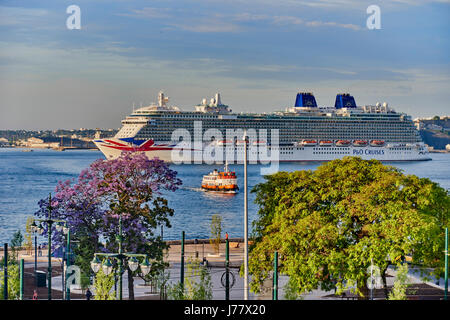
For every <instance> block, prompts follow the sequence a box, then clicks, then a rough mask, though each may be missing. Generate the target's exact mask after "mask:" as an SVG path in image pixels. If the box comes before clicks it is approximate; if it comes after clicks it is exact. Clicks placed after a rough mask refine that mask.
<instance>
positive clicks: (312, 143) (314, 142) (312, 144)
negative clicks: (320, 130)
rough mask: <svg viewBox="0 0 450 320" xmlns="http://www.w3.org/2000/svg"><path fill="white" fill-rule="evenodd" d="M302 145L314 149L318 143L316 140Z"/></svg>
mask: <svg viewBox="0 0 450 320" xmlns="http://www.w3.org/2000/svg"><path fill="white" fill-rule="evenodd" d="M302 145H303V146H305V147H314V146H315V145H317V141H316V140H303V141H302Z"/></svg>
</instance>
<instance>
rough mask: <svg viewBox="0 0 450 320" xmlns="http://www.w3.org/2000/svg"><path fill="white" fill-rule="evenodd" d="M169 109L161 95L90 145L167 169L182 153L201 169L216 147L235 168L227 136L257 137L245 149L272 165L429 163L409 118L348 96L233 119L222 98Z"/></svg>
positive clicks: (238, 152) (306, 98)
mask: <svg viewBox="0 0 450 320" xmlns="http://www.w3.org/2000/svg"><path fill="white" fill-rule="evenodd" d="M167 102H168V98H167V97H165V96H164V94H163V93H162V92H160V93H159V95H158V104H152V105H150V106H147V107H142V108H139V109H136V110H134V111H133V113H132V114H130V115H129V116H127V117H126V118H125V119H124V120H123V121H122V128H121V129H120V130H119V132H118V133H117V134H116V136H115V137H112V138H110V139H98V140H94V142H95V144H96V145H97V146H98V148H99V149H100V150H101V151H102V152H103V153H104V154H105V156H106V158H107V159H111V158H115V157H117V156H119V155H120V153H121V152H122V151H125V150H135V151H141V152H146V154H147V155H148V156H149V157H150V158H153V157H155V156H156V157H159V158H160V159H163V160H165V161H169V162H176V161H175V159H174V154H175V153H176V152H177V151H178V149H181V148H184V150H185V153H184V161H183V162H189V161H191V162H194V163H203V162H207V161H200V162H199V161H195V160H198V159H199V158H202V157H201V155H200V156H199V153H201V152H204V149H205V147H208V146H211V145H215V146H217V145H220V144H221V145H223V146H225V147H226V148H225V149H227V151H224V152H225V153H226V152H228V153H229V152H232V153H234V155H235V157H234V159H237V160H239V159H242V157H243V153H244V149H243V144H242V140H241V138H240V137H235V138H234V139H229V140H226V139H227V132H242V130H246V131H252V130H253V131H254V132H256V133H257V134H258V136H256V137H250V141H249V146H255V145H256V146H257V145H264V147H265V148H267V149H268V150H269V151H268V152H269V153H271V152H276V153H278V154H279V158H278V161H327V160H333V159H337V158H342V157H343V156H360V157H362V158H365V159H379V160H383V161H396V160H405V161H410V160H429V159H430V158H429V156H428V151H427V148H426V146H425V145H424V143H423V142H422V140H421V138H420V135H419V133H418V131H417V130H416V128H415V126H414V123H413V121H412V119H411V117H410V116H409V115H407V114H404V113H398V112H395V111H394V110H393V109H391V108H390V107H389V106H388V104H387V103H383V104H380V103H377V104H376V105H370V106H357V105H356V102H355V99H354V97H353V96H351V95H350V94H348V93H340V94H337V95H336V101H335V105H334V107H319V106H318V105H317V103H316V99H315V97H314V95H313V94H312V93H310V92H299V93H298V94H297V96H296V99H295V105H294V106H292V107H287V108H286V109H285V110H284V111H276V112H273V113H233V112H232V110H231V109H230V108H229V106H228V105H225V104H223V103H222V101H221V97H220V94H216V95H215V97H214V98H212V99H211V100H210V101H209V103H208V101H207V99H203V100H202V102H201V103H200V104H199V105H197V106H195V107H194V109H195V110H193V111H181V110H180V108H178V107H175V106H168V105H167ZM180 130H181V132H184V133H185V136H184V137H185V139H183V142H184V143H185V145H183V143H180V138H179V135H177V134H175V133H177V132H179V131H180ZM211 132H215V133H216V134H215V135H214V136H213V135H212V134H211ZM261 132H266V135H265V136H263V135H260V134H259V133H261ZM275 133H276V138H277V139H274V138H275V136H274V137H272V135H274V134H275ZM186 135H187V136H188V137H190V138H191V139H192V140H193V139H194V138H195V137H199V136H200V137H201V142H200V144H199V143H197V144H196V143H190V142H189V141H186ZM220 135H221V137H220ZM274 141H276V143H274ZM186 146H187V147H186ZM188 149H189V150H188ZM187 151H189V152H187ZM249 152H250V151H249ZM255 152H256V153H258V152H259V151H258V150H256V151H255ZM250 153H251V152H250ZM222 158H223V161H216V162H220V163H224V162H225V156H224V157H222ZM191 162H189V163H191Z"/></svg>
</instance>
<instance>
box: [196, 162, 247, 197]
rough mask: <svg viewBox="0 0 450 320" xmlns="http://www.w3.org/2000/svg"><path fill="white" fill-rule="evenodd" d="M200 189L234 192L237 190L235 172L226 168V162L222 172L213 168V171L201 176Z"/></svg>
mask: <svg viewBox="0 0 450 320" xmlns="http://www.w3.org/2000/svg"><path fill="white" fill-rule="evenodd" d="M202 189H204V190H207V191H216V192H224V193H236V192H237V191H238V190H239V187H238V185H237V177H236V173H235V172H234V171H230V170H228V163H225V168H224V171H223V172H222V171H218V170H217V169H214V171H212V172H211V173H209V174H208V175H205V176H203V180H202Z"/></svg>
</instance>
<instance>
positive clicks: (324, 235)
mask: <svg viewBox="0 0 450 320" xmlns="http://www.w3.org/2000/svg"><path fill="white" fill-rule="evenodd" d="M265 178H266V182H265V183H261V184H259V185H257V186H255V188H254V189H253V190H252V192H255V193H256V200H255V202H256V203H257V204H259V206H260V210H259V212H258V219H257V220H256V221H255V222H254V234H253V238H254V240H255V242H254V244H253V246H252V247H251V252H250V260H249V271H250V273H251V274H252V281H251V289H252V290H253V291H255V292H258V291H259V290H260V287H261V285H262V283H263V281H264V279H266V278H267V277H268V276H269V275H270V273H271V271H272V269H273V266H272V265H273V263H272V257H273V252H274V251H275V250H277V251H278V252H279V254H280V268H279V271H280V273H283V274H286V275H288V276H289V277H290V285H291V286H292V287H293V288H295V290H296V291H297V293H298V294H302V293H306V292H309V291H312V290H314V289H318V288H321V289H322V290H332V289H335V290H336V293H337V294H340V293H341V292H343V291H344V290H347V289H351V290H352V291H353V292H355V293H357V294H359V295H360V296H361V297H367V296H368V288H367V286H366V283H367V279H368V278H369V276H370V274H368V272H367V269H368V267H369V266H370V264H371V261H373V263H374V265H376V266H378V267H379V268H380V270H381V275H382V277H383V280H384V283H385V277H386V270H387V267H388V266H389V265H390V264H392V263H397V262H398V261H399V259H400V258H401V257H404V256H406V255H411V257H412V260H413V262H414V263H416V265H417V266H418V267H421V268H423V269H425V268H426V267H431V268H433V270H434V274H435V275H441V274H442V273H443V259H442V251H443V250H444V248H443V241H442V239H443V232H444V227H446V226H448V225H449V216H450V197H449V194H448V192H447V191H446V190H445V189H443V188H441V187H439V185H438V184H436V183H434V182H432V181H430V180H429V179H424V178H418V177H416V176H414V175H404V174H403V173H402V172H401V171H400V170H399V169H396V168H394V167H391V166H385V165H383V164H382V163H381V162H379V161H376V160H362V159H360V158H354V157H345V158H343V159H341V160H334V161H331V162H328V163H326V164H323V165H321V166H319V167H318V168H317V170H315V171H311V170H308V171H296V172H292V173H286V172H279V173H276V174H274V175H272V176H267V177H265Z"/></svg>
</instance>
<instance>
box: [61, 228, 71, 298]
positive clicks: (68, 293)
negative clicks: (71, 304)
mask: <svg viewBox="0 0 450 320" xmlns="http://www.w3.org/2000/svg"><path fill="white" fill-rule="evenodd" d="M63 232H64V234H65V235H67V248H66V268H65V279H64V282H65V284H66V300H70V285H69V283H67V280H68V278H69V274H68V272H67V268H68V267H69V266H70V258H71V254H70V229H69V227H68V226H67V223H66V224H65V225H64V228H63Z"/></svg>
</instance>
